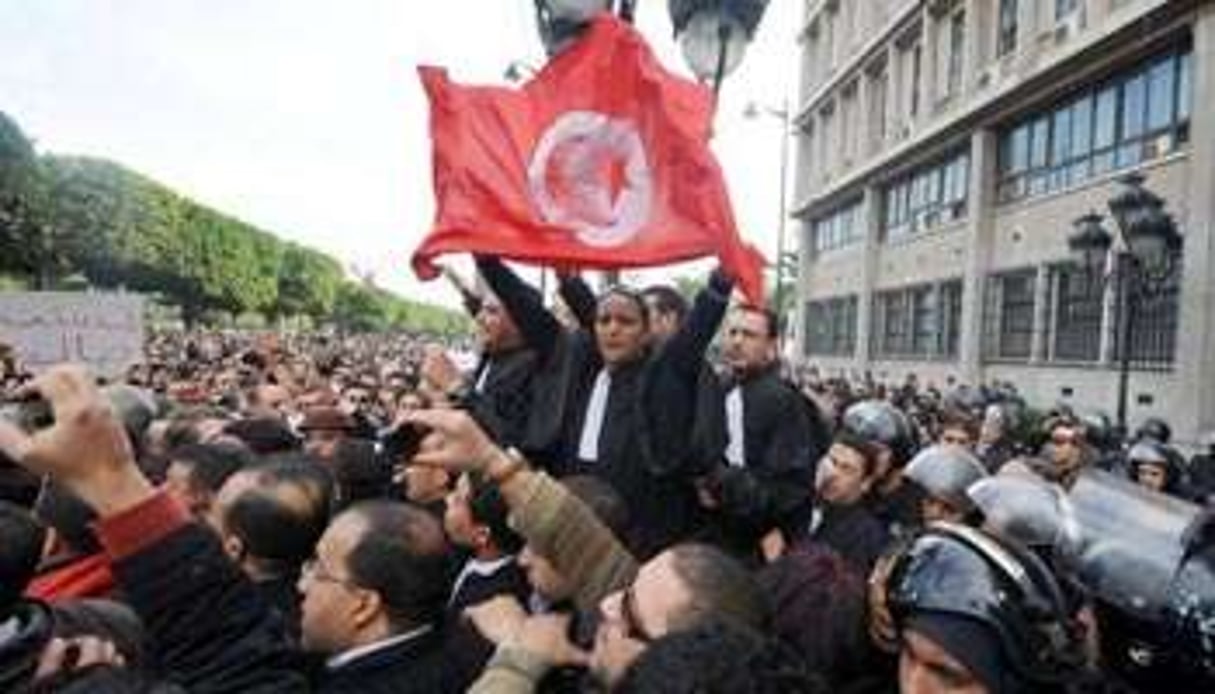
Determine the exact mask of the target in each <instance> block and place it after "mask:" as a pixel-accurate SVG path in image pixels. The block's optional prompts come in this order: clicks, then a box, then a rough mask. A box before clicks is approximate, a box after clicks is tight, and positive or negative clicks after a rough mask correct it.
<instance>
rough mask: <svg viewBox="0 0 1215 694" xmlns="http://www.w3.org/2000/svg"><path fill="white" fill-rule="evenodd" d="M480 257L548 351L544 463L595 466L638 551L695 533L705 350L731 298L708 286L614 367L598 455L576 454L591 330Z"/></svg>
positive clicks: (543, 373)
mask: <svg viewBox="0 0 1215 694" xmlns="http://www.w3.org/2000/svg"><path fill="white" fill-rule="evenodd" d="M478 267H479V268H480V270H481V273H482V276H483V277H484V278H485V280H486V283H487V284H489V286H490V289H491V290H492V291H493V292H494V293H495V294H496V295H497V296H498V297H499V299H501V301H502V304H503V306H504V307H505V308H506V310H507V311H508V312H509V313H510V314H511V316H512V318H514V320H515V323H516V324H517V325H518V326H519V329H520V332H521V333H523V336H524V339H525V341H526V342H527V344H528V346H529V347H530V348H531V349H533V350H534V351H535V352H536V354H537V356H538V358H540V359H541V362H540V368H539V370H538V372H537V377H536V381H535V383H536V391H535V395H534V401H535V402H536V403H537V405H539V406H538V407H535V408H533V410H532V414H533V422H532V424H531V425H530V426H529V432H530V433H531V434H532V435H533V437H532V438H530V439H529V442H530V443H531V444H533V445H535V446H536V448H537V449H539V450H540V451H542V453H540V454H539V457H540V461H541V465H542V467H545V468H547V469H548V470H549V471H550V472H552V473H554V474H556V475H558V476H566V475H571V474H593V475H596V476H598V477H600V478H602V479H604V480H605V481H607V482H608V483H609V484H611V485H612V487H613V488H614V489H615V490H616V491H617V493H619V494H620V495H621V496H622V497H623V498H624V499H625V501H626V502H627V503H628V506H629V516H630V522H629V530H628V531H627V533H626V537H625V538H623V539H624V540H625V541H626V544H628V545H629V548H630V549H631V550H632V551H633V552H634V553H635V554H637V555H638V556H640V557H648V556H650V555H652V554H653V553H655V552H656V551H657V550H659V549H661V548H663V547H665V546H667V545H670V544H671V543H673V542H675V541H677V540H680V539H683V538H685V537H687V536H688V535H689V534H691V532H692V531H693V530H694V528H695V525H696V521H697V519H698V517H699V516H698V511H697V505H696V499H695V492H694V489H693V487H692V483H691V477H692V474H693V471H692V470H691V469H689V468H688V467H687V462H688V460H689V458H688V457H687V456H686V452H687V450H688V444H689V443H690V441H691V428H692V420H693V419H694V412H695V409H696V393H697V379H698V377H699V374H700V372H701V364H703V361H704V351H705V349H706V348H707V346H708V343H709V341H710V340H711V339H712V336H713V334H714V333H715V332H716V330H717V325H718V324H719V323H720V321H721V317H722V315H723V314H724V312H725V305H726V298H725V297H722V296H717V297H714V296H706V295H707V294H708V292H705V293H702V297H700V298H698V300H697V302H696V305H695V307H694V308H693V311H692V312H691V314H690V315H689V317H688V319H687V320H685V321H684V324H683V326H682V327H681V329H680V332H679V333H678V334H676V335H675V336H673V337H672V338H671V339H670V340H668V341H667V343H666V344H664V345H662V346H661V347H660V348H659V349H657V350H655V351H653V352H652V353H650V354H648V355H647V356H646V357H644V358H642V359H638V360H637V361H635V362H633V363H631V364H625V365H621V366H619V367H617V368H615V369H613V371H612V373H611V377H612V380H611V390H610V391H609V395H608V400H607V405H606V407H607V412H606V415H605V417H604V423H603V430H602V432H601V434H600V439H599V456H598V460H597V461H594V462H593V463H588V462H587V461H581V460H579V459H578V442H579V438H580V436H581V432H582V426H583V420H584V417H585V414H586V406H587V402H588V401H589V399H590V396H591V393H592V391H593V389H594V384H595V379H596V377H597V376H598V374H599V371H600V369H601V368H602V367H603V361H602V359H601V357H600V355H599V352H598V349H597V347H596V344H595V339H594V336H593V335H592V334H591V333H590V332H589V331H587V330H580V331H576V332H565V331H564V330H563V329H562V328H561V326H560V325H559V324H558V323H557V321H556V319H555V318H554V317H552V315H551V314H549V313H548V311H547V310H545V309H544V307H543V305H542V304H541V303H540V302H539V300H538V296H537V295H536V293H535V290H533V289H532V288H531V287H529V286H527V285H526V284H525V283H523V282H522V281H521V280H519V279H518V277H516V276H515V275H514V273H512V272H511V271H510V270H509V269H507V268H506V266H505V265H503V264H502V263H501V262H498V261H496V260H492V259H485V258H480V259H478ZM562 284H563V287H562V291H563V293H565V294H569V295H572V296H579V295H581V296H582V297H583V298H582V299H581V300H579V301H575V303H576V304H578V312H579V314H580V315H581V318H580V320H582V321H583V322H585V320H586V316H585V315H582V314H585V313H586V306H585V305H584V304H585V303H586V300H585V295H586V293H587V292H586V291H585V287H584V286H578V285H581V282H580V280H577V279H570V278H565V279H563V280H562ZM571 292H572V294H571Z"/></svg>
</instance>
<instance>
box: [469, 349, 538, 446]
mask: <svg viewBox="0 0 1215 694" xmlns="http://www.w3.org/2000/svg"><path fill="white" fill-rule="evenodd" d="M535 371H536V354H535V352H533V351H532V350H530V349H527V348H526V347H516V348H513V349H509V350H504V351H502V352H498V353H494V354H483V355H481V360H480V362H478V364H477V368H476V370H475V371H474V372H473V387H471V388H469V389H468V390H467V393H466V395H465V402H464V405H465V406H466V407H467V408H468V409H469V410H471V412H472V415H473V416H474V417H475V418H476V419H477V422H478V423H480V424H481V425H482V426H483V427H485V429H486V430H487V431H489V433H490V434H491V435H492V436H493V437H494V439H495V440H496V441H498V442H499V443H501V444H502V445H504V446H515V447H517V448H519V449H520V450H523V449H525V448H526V447H527V423H528V418H529V415H530V414H531V410H532V393H533V388H532V380H533V377H534V376H535ZM477 384H480V387H479V388H477V387H476V385H477Z"/></svg>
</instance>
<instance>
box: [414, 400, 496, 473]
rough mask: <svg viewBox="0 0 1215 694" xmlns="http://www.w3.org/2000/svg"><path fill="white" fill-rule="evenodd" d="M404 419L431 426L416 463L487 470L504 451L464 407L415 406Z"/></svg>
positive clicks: (456, 469) (461, 470)
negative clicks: (424, 407)
mask: <svg viewBox="0 0 1215 694" xmlns="http://www.w3.org/2000/svg"><path fill="white" fill-rule="evenodd" d="M405 421H406V422H409V423H411V424H417V425H421V426H424V427H426V428H427V429H429V430H430V433H429V434H427V436H426V439H425V440H424V441H423V444H422V447H421V450H420V451H419V452H418V454H417V455H415V456H414V457H413V463H414V464H415V465H433V466H435V467H441V468H446V469H448V470H452V471H454V472H463V471H466V470H470V471H471V470H475V471H485V470H487V469H488V468H489V467H490V465H492V464H493V463H494V462H495V460H496V459H498V458H500V457H502V456H504V455H505V453H503V451H502V449H501V448H499V447H498V445H497V444H495V443H494V442H493V440H492V439H491V438H490V437H489V435H488V434H486V433H485V431H484V430H483V429H481V427H480V426H479V425H478V424H477V422H476V420H474V419H473V418H472V417H471V416H470V415H469V414H468V413H467V412H465V411H463V410H416V411H413V412H409V413H407V414H406V415H405Z"/></svg>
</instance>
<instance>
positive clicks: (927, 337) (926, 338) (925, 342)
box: [909, 287, 938, 354]
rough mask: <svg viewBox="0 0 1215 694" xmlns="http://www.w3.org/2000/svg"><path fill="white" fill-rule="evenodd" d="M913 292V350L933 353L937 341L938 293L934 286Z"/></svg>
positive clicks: (913, 351) (916, 352) (920, 352)
mask: <svg viewBox="0 0 1215 694" xmlns="http://www.w3.org/2000/svg"><path fill="white" fill-rule="evenodd" d="M909 293H910V294H911V352H912V354H933V353H934V352H936V343H937V334H938V329H937V305H936V304H937V294H936V291H935V289H934V288H933V287H918V288H916V289H913V290H911V291H910V292H909Z"/></svg>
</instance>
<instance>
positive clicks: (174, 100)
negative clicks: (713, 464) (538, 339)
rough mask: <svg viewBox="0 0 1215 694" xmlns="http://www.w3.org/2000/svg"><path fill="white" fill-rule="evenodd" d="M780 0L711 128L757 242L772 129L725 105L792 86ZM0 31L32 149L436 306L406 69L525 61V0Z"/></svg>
mask: <svg viewBox="0 0 1215 694" xmlns="http://www.w3.org/2000/svg"><path fill="white" fill-rule="evenodd" d="M638 5H640V7H639V8H638V18H637V19H638V26H639V27H640V28H641V30H642V31H643V33H644V34H645V35H646V36H647V38H649V40H650V42H651V44H652V45H653V46H654V47H655V48H656V50H657V51H658V53H659V55H660V56H661V57H662V59H663V61H664V63H665V64H666V65H667V67H668V68H671V69H675V70H677V71H679V72H682V73H686V67H685V66H684V64H683V60H682V58H681V56H680V53H679V49H678V46H677V45H676V44H675V42H674V41H673V40H672V38H671V29H670V22H669V20H668V18H667V13H666V2H665V1H664V0H640V1H639V2H638ZM799 6H800V2H799V1H798V0H771V3H770V5H769V7H768V11H767V14H766V16H765V17H764V21H763V23H762V24H761V25H760V29H759V33H758V35H757V37H756V40H755V42H754V44H752V46H751V48H750V49H749V51H748V54H747V56H746V58H745V60H744V61H743V64H742V66H741V67H740V68H739V69H738V71H737V72H735V73H734V74H733V75H731V76H730V77H728V78H727V80H726V84H725V87H724V90H723V95H722V100H721V104H720V108H719V112H718V118H717V123H716V138H715V141H714V144H713V146H714V149H715V151H716V152H717V154H718V157H719V159H720V161H721V163H722V166H723V168H724V169H725V171H726V174H727V178H728V179H729V183H730V191H731V197H732V199H733V202H734V207H735V214H736V216H737V217H738V220H739V224H740V226H741V228H742V231H743V235H744V236H745V237H746V238H748V239H749V240H751V241H752V242H754V243H755V244H756V245H758V246H759V247H760V248H761V249H762V250H763V251H764V253H765V255H768V256H769V257H773V255H774V250H775V246H776V226H777V220H778V219H779V212H778V204H779V195H778V191H779V181H780V178H779V154H780V139H779V138H780V130H781V127H780V123H779V121H778V120H776V119H775V118H766V119H760V120H748V119H745V118H743V117H742V111H743V108H744V106H745V104H746V103H747V102H748V101H751V100H757V101H760V102H762V103H766V104H770V105H773V106H778V105H779V104H780V102H781V98H782V96H783V95H784V94H785V93H786V92H787V90H792V88H793V87H794V85H795V84H796V79H795V74H794V72H793V69H794V67H795V64H796V49H795V35H796V26H797V20H798V19H800V13H799V12H798V8H799ZM0 46H3V58H2V59H0V111H4V112H6V113H8V114H9V115H10V116H11V117H13V118H15V119H16V121H17V122H18V123H19V124H20V126H21V127H22V129H23V130H24V131H25V132H26V134H27V135H29V136H30V137H32V138H33V139H34V140H35V142H36V144H37V146H38V148H39V150H40V151H43V152H56V153H63V154H89V155H95V156H102V157H109V158H112V159H114V160H117V161H118V162H120V163H122V164H124V165H126V166H129V167H131V168H133V169H135V170H137V171H140V172H142V173H145V174H147V175H150V176H152V177H153V178H156V179H158V180H160V181H161V182H163V183H165V184H167V185H169V186H171V187H173V188H175V189H177V190H178V191H180V192H182V193H184V194H186V195H188V196H190V197H193V198H195V199H197V200H199V201H201V202H203V203H205V204H208V205H210V206H212V207H215V208H217V209H219V210H222V211H224V212H226V213H229V214H232V215H234V216H236V217H238V218H240V219H243V220H245V221H247V222H250V223H252V224H255V225H257V226H259V227H261V228H263V229H266V230H268V231H272V232H274V233H276V234H278V235H279V236H282V237H284V238H289V239H293V240H298V241H301V242H304V243H307V244H309V245H312V246H315V247H317V248H320V249H322V250H324V251H326V252H328V253H331V254H333V255H335V256H337V257H339V258H341V259H342V260H343V261H344V262H346V263H347V264H348V265H349V264H353V265H355V266H357V267H359V268H361V269H364V270H371V271H373V272H374V273H375V276H376V279H377V281H378V282H379V283H380V284H382V285H384V286H386V287H388V288H390V289H393V290H395V291H398V292H400V293H403V294H406V295H408V296H410V297H413V298H421V299H425V300H432V301H440V302H442V303H447V304H451V305H454V295H453V294H451V293H450V292H449V291H448V290H447V288H446V287H445V286H444V285H443V283H442V282H441V281H435V282H432V283H427V284H421V283H419V282H417V281H416V280H415V279H414V277H413V274H412V272H411V271H410V269H409V263H408V258H409V255H410V253H411V252H412V250H413V249H414V247H415V246H416V245H417V244H418V242H419V241H420V239H421V238H422V236H423V235H424V234H425V233H426V231H427V230H428V228H429V224H430V221H431V218H432V215H433V211H434V207H433V202H432V197H431V195H432V193H431V184H430V145H429V137H428V125H427V110H426V107H425V101H424V96H423V93H422V90H421V88H420V87H419V85H418V83H417V79H416V77H415V73H414V66H415V65H417V64H419V63H431V64H438V65H444V66H447V67H448V68H449V69H450V70H451V71H452V74H453V76H454V77H455V78H456V79H458V80H461V81H465V82H499V83H500V82H502V81H503V77H502V74H503V71H504V69H505V68H506V66H507V65H508V64H509V63H510V62H511V61H512V60H515V59H523V60H525V61H528V62H530V63H532V64H539V63H540V62H542V60H543V57H542V56H543V53H542V50H541V47H540V44H539V39H538V38H537V36H536V30H535V26H534V21H533V5H532V0H439V1H438V2H431V1H429V0H343V1H342V2H335V1H333V0H0ZM788 93H792V92H791V91H789V92H788ZM790 171H792V167H791V168H790ZM790 183H791V182H790ZM792 228H793V227H792V225H790V227H789V229H790V231H789V232H788V238H787V240H786V244H790V245H791V244H792V231H791V230H792ZM657 274H659V275H667V274H670V273H669V272H668V273H657ZM653 275H654V273H646V274H645V275H644V276H643V277H639V278H638V279H639V280H640V279H644V280H649V279H651V278H652V277H653Z"/></svg>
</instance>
